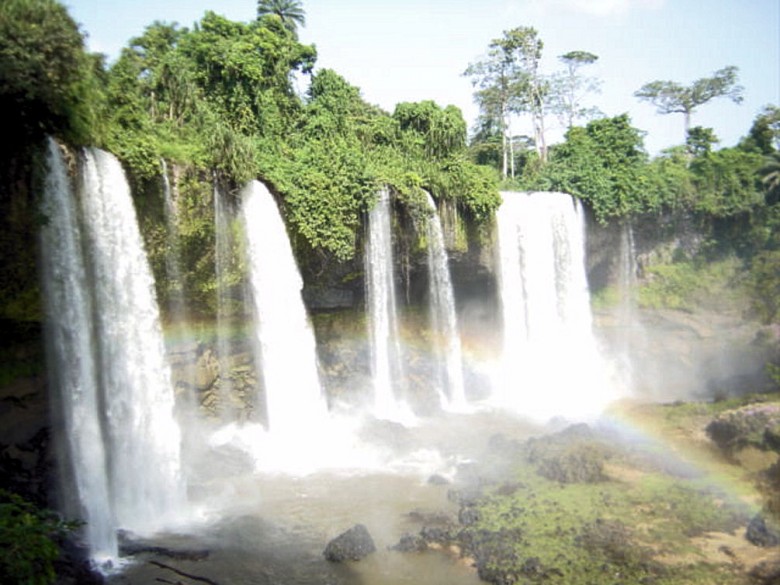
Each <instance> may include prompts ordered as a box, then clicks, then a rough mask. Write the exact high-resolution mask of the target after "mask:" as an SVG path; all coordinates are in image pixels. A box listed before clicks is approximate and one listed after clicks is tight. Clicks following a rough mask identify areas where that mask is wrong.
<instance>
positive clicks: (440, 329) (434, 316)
mask: <svg viewBox="0 0 780 585" xmlns="http://www.w3.org/2000/svg"><path fill="white" fill-rule="evenodd" d="M426 195H427V197H428V206H429V207H430V209H431V210H432V212H433V214H432V215H431V216H430V217H429V218H428V221H427V224H426V228H427V236H428V238H427V239H428V275H429V282H430V285H429V286H430V292H429V295H428V296H429V311H430V316H431V330H432V332H433V336H434V338H435V341H436V343H435V346H436V347H439V348H440V349H439V353H440V354H443V355H441V356H440V358H441V361H442V362H443V365H444V367H443V368H438V369H439V375H438V378H439V392H440V395H441V398H442V402H443V404H444V405H445V406H446V407H447V408H451V409H457V410H461V409H463V408H465V406H466V394H465V390H464V386H463V361H462V356H461V345H460V336H459V333H458V320H457V316H456V313H455V296H454V294H453V291H452V280H451V278H450V267H449V258H448V257H447V249H446V248H445V247H444V233H443V232H442V227H441V221H440V219H439V215H438V213H437V212H436V203H435V202H434V201H433V198H432V197H431V195H430V193H426Z"/></svg>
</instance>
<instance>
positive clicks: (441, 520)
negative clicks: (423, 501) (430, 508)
mask: <svg viewBox="0 0 780 585" xmlns="http://www.w3.org/2000/svg"><path fill="white" fill-rule="evenodd" d="M407 516H408V518H409V519H410V520H412V521H413V522H419V523H420V524H425V525H431V524H438V525H449V524H453V523H454V519H453V517H452V516H451V515H450V514H448V513H446V512H425V511H423V510H412V511H411V512H409V513H408V514H407Z"/></svg>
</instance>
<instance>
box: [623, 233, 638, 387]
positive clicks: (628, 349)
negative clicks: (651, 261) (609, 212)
mask: <svg viewBox="0 0 780 585" xmlns="http://www.w3.org/2000/svg"><path fill="white" fill-rule="evenodd" d="M617 281H618V294H619V295H620V304H619V306H618V309H619V311H618V320H619V326H620V337H619V341H618V343H619V351H620V353H621V356H620V362H621V366H622V370H623V371H622V375H623V377H624V378H625V379H626V380H627V383H628V384H629V386H633V382H632V380H631V378H632V372H631V370H632V368H631V356H632V355H633V350H634V348H633V346H634V344H635V342H636V341H637V339H636V338H635V337H636V335H638V334H639V333H640V325H639V324H638V320H637V318H636V294H637V263H636V246H635V245H634V229H633V226H632V225H631V222H630V221H625V222H624V223H623V225H622V226H621V230H620V257H619V262H618V279H617Z"/></svg>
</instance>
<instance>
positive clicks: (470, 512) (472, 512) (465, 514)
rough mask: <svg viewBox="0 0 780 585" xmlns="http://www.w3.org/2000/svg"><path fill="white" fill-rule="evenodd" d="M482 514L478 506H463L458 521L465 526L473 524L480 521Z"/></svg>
mask: <svg viewBox="0 0 780 585" xmlns="http://www.w3.org/2000/svg"><path fill="white" fill-rule="evenodd" d="M479 518H480V514H479V509H478V508H477V507H476V506H463V507H461V509H460V511H459V512H458V522H460V523H461V524H462V525H463V526H471V525H472V524H476V523H477V522H479Z"/></svg>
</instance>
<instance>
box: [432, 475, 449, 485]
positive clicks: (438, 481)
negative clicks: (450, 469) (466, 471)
mask: <svg viewBox="0 0 780 585" xmlns="http://www.w3.org/2000/svg"><path fill="white" fill-rule="evenodd" d="M449 483H450V480H448V479H447V478H446V477H444V476H443V475H439V474H438V473H437V474H434V475H432V476H430V477H429V478H428V484H430V485H447V484H449Z"/></svg>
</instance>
